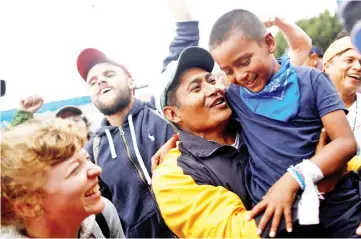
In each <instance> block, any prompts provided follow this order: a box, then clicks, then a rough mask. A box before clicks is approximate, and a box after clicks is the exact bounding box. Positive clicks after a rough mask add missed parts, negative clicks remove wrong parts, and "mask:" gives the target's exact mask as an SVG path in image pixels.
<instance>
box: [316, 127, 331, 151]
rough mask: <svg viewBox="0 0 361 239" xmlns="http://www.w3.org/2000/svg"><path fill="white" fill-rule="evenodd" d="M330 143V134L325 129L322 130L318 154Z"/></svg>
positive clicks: (317, 148)
mask: <svg viewBox="0 0 361 239" xmlns="http://www.w3.org/2000/svg"><path fill="white" fill-rule="evenodd" d="M329 142H330V138H329V137H328V134H327V132H326V130H325V128H322V130H321V134H320V139H319V140H318V144H317V146H316V153H315V154H317V153H318V152H320V150H321V149H322V148H323V147H325V146H326V145H327V144H328V143H329Z"/></svg>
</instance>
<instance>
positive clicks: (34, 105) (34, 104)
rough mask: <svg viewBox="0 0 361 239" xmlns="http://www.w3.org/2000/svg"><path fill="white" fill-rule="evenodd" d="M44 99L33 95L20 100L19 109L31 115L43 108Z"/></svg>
mask: <svg viewBox="0 0 361 239" xmlns="http://www.w3.org/2000/svg"><path fill="white" fill-rule="evenodd" d="M43 103H44V99H43V98H41V97H40V96H39V95H33V96H29V97H26V98H25V99H22V100H20V106H19V109H20V110H22V111H25V112H28V113H31V114H34V113H35V112H37V111H38V110H39V109H40V108H41V106H43Z"/></svg>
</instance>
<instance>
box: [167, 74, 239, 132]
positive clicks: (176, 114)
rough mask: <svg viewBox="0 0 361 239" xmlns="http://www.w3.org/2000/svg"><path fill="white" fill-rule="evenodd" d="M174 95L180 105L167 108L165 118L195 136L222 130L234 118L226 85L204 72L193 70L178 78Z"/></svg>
mask: <svg viewBox="0 0 361 239" xmlns="http://www.w3.org/2000/svg"><path fill="white" fill-rule="evenodd" d="M178 80H179V86H178V88H177V89H176V91H175V96H176V98H177V101H178V102H179V105H178V106H167V107H165V108H164V111H163V112H164V114H165V116H166V117H167V118H168V119H169V120H171V121H173V122H174V123H176V124H177V125H178V126H179V127H180V128H181V129H182V130H185V131H188V132H190V133H193V134H197V133H202V132H206V131H208V130H214V129H217V128H220V127H219V126H220V125H224V124H226V123H227V122H228V120H229V119H230V117H231V114H232V111H231V109H230V108H229V107H228V105H227V102H226V98H225V90H224V85H223V84H222V82H221V81H220V80H216V77H215V76H214V75H213V74H212V73H209V72H207V71H205V70H203V69H200V68H190V69H188V70H186V71H185V72H183V73H182V74H181V75H180V77H179V79H178Z"/></svg>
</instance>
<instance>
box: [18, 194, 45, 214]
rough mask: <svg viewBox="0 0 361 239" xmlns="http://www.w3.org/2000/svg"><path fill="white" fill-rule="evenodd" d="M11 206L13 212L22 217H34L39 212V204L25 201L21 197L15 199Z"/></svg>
mask: <svg viewBox="0 0 361 239" xmlns="http://www.w3.org/2000/svg"><path fill="white" fill-rule="evenodd" d="M13 206H14V211H15V213H16V214H17V215H19V216H21V217H23V218H25V217H36V216H38V215H39V213H40V212H41V207H40V205H39V204H35V203H30V202H27V201H25V199H22V198H18V199H16V200H15V202H14V204H13Z"/></svg>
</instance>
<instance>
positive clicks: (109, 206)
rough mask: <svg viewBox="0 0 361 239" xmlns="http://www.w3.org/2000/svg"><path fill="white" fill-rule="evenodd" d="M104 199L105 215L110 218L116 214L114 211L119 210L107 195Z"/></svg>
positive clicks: (103, 212)
mask: <svg viewBox="0 0 361 239" xmlns="http://www.w3.org/2000/svg"><path fill="white" fill-rule="evenodd" d="M102 199H103V201H104V209H103V211H102V214H103V215H104V217H105V218H109V217H111V216H114V213H115V214H117V210H116V209H115V206H114V204H113V203H112V202H111V201H109V199H107V198H105V197H102Z"/></svg>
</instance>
